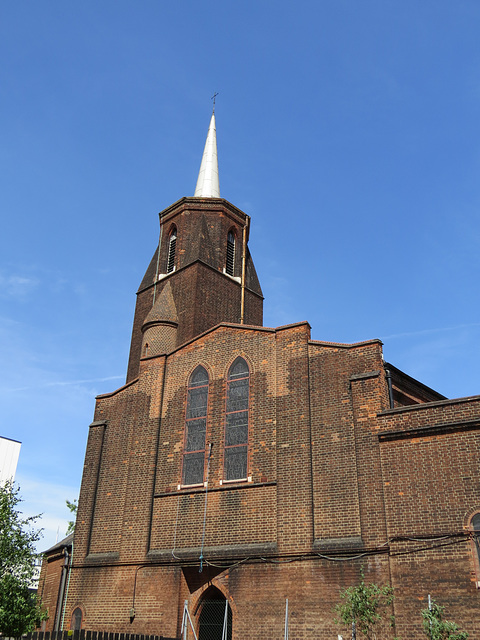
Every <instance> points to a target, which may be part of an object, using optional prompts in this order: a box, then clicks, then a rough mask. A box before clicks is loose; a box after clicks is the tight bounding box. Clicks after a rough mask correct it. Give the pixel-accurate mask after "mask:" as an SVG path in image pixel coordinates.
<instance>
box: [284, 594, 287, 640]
mask: <svg viewBox="0 0 480 640" xmlns="http://www.w3.org/2000/svg"><path fill="white" fill-rule="evenodd" d="M284 640H288V598H287V599H286V600H285V635H284Z"/></svg>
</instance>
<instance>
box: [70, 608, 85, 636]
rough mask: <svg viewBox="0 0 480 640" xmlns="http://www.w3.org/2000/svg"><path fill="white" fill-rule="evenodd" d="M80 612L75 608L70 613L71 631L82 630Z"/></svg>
mask: <svg viewBox="0 0 480 640" xmlns="http://www.w3.org/2000/svg"><path fill="white" fill-rule="evenodd" d="M82 617H83V616H82V610H81V609H80V607H77V608H76V609H75V610H74V612H73V613H72V625H71V629H72V631H80V629H81V628H82Z"/></svg>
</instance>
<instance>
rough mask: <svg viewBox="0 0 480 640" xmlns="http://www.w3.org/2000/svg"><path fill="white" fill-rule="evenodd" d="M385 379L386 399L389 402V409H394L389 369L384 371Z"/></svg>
mask: <svg viewBox="0 0 480 640" xmlns="http://www.w3.org/2000/svg"><path fill="white" fill-rule="evenodd" d="M385 378H386V379H387V387H388V399H389V401H390V409H394V408H395V403H394V401H393V388H392V374H391V373H390V371H389V369H385Z"/></svg>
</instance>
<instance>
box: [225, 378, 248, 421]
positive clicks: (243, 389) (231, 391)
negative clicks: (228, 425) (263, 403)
mask: <svg viewBox="0 0 480 640" xmlns="http://www.w3.org/2000/svg"><path fill="white" fill-rule="evenodd" d="M247 409H248V378H244V379H243V380H232V381H231V382H229V383H228V397H227V413H229V412H230V411H246V410H247Z"/></svg>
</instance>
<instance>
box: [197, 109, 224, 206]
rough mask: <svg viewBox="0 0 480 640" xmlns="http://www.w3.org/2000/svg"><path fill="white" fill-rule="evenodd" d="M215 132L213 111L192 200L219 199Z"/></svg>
mask: <svg viewBox="0 0 480 640" xmlns="http://www.w3.org/2000/svg"><path fill="white" fill-rule="evenodd" d="M219 197H220V183H219V180H218V157H217V130H216V129H215V111H214V112H213V113H212V118H211V120H210V126H209V127H208V134H207V141H206V142H205V149H204V150H203V156H202V164H201V165H200V171H199V174H198V180H197V186H196V188H195V194H194V198H219Z"/></svg>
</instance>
